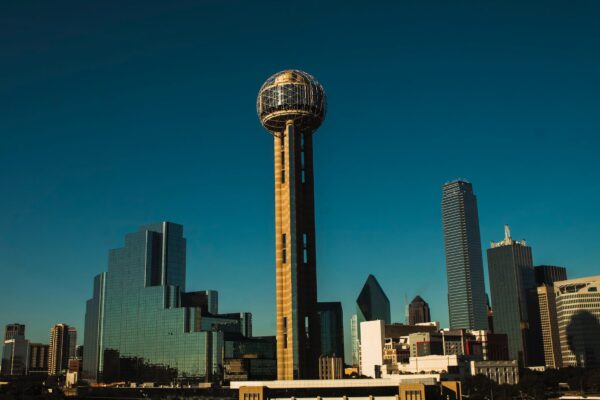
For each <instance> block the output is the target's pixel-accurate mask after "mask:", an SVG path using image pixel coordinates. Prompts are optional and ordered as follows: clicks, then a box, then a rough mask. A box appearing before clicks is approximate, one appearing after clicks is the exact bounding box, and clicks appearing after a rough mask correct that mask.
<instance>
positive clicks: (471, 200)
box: [442, 180, 488, 329]
mask: <svg viewBox="0 0 600 400" xmlns="http://www.w3.org/2000/svg"><path fill="white" fill-rule="evenodd" d="M442 223H443V226H444V246H445V252H446V273H447V277H448V314H449V317H450V318H449V319H450V328H453V329H488V322H487V307H486V303H485V284H484V280H483V259H482V256H481V238H480V234H479V216H478V212H477V198H476V197H475V194H474V193H473V186H472V185H471V183H469V182H465V181H460V180H458V181H453V182H449V183H446V184H445V185H444V187H443V193H442Z"/></svg>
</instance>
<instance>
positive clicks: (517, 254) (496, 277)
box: [487, 225, 543, 366]
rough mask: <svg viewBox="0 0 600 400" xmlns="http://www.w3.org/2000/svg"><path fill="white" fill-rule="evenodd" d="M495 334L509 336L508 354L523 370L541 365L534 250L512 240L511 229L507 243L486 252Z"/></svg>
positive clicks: (505, 232) (498, 244) (494, 244)
mask: <svg viewBox="0 0 600 400" xmlns="http://www.w3.org/2000/svg"><path fill="white" fill-rule="evenodd" d="M487 259H488V272H489V277H490V290H491V293H492V306H493V307H494V332H495V333H504V334H506V335H507V336H508V353H509V357H510V358H511V359H513V360H519V362H520V363H521V365H523V366H532V365H542V363H543V349H542V346H541V342H542V338H541V332H540V322H539V306H538V297H537V289H536V284H535V273H534V269H533V257H532V254H531V247H529V246H527V243H526V242H525V241H524V240H513V238H512V237H511V235H510V228H509V226H508V225H505V226H504V240H501V241H499V242H492V244H491V248H489V249H488V250H487Z"/></svg>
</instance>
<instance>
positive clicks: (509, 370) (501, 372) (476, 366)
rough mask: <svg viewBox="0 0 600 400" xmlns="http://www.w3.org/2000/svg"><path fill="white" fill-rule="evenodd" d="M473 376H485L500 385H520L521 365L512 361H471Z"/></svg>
mask: <svg viewBox="0 0 600 400" xmlns="http://www.w3.org/2000/svg"><path fill="white" fill-rule="evenodd" d="M470 370H471V375H485V376H486V377H488V378H489V379H491V380H492V381H494V382H496V383H497V384H499V385H504V384H508V385H516V384H517V383H519V364H518V363H517V361H516V360H512V361H471V362H470Z"/></svg>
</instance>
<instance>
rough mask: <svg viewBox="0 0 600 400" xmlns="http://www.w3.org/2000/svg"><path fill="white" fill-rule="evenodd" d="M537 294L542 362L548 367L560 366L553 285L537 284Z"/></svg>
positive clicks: (560, 357)
mask: <svg viewBox="0 0 600 400" xmlns="http://www.w3.org/2000/svg"><path fill="white" fill-rule="evenodd" d="M537 294H538V304H539V309H540V326H541V329H542V343H543V345H544V364H545V365H546V366H547V367H549V368H561V367H562V355H561V350H560V336H559V334H558V321H557V313H556V298H555V294H554V285H552V286H549V285H547V284H542V285H541V286H538V287H537Z"/></svg>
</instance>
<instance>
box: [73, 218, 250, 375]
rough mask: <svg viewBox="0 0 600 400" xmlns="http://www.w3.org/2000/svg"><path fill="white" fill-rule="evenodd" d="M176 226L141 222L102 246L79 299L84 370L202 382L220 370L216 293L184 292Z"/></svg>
mask: <svg viewBox="0 0 600 400" xmlns="http://www.w3.org/2000/svg"><path fill="white" fill-rule="evenodd" d="M185 289H186V239H185V238H184V237H183V226H181V225H178V224H174V223H171V222H161V223H158V224H152V225H146V226H143V227H141V228H140V230H139V231H138V232H135V233H131V234H128V235H127V236H126V237H125V246H124V247H123V248H120V249H113V250H111V251H110V253H109V260H108V272H105V273H102V274H100V275H98V276H96V278H95V279H94V292H93V297H92V299H90V300H88V302H87V304H86V316H85V332H84V347H83V351H84V355H83V377H84V378H85V379H88V380H96V381H102V382H115V381H124V380H126V381H148V380H149V381H157V380H162V381H171V380H174V379H178V378H184V377H185V378H186V379H188V380H196V381H204V380H207V381H209V380H213V379H216V378H218V377H219V374H220V373H221V371H222V364H223V334H224V331H225V330H226V331H232V332H233V331H237V332H239V331H240V319H239V315H238V317H237V318H224V317H221V316H219V315H218V314H217V312H218V310H217V304H218V299H217V293H216V292H214V291H202V292H197V293H195V292H192V293H187V292H185Z"/></svg>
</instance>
